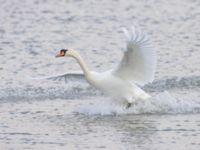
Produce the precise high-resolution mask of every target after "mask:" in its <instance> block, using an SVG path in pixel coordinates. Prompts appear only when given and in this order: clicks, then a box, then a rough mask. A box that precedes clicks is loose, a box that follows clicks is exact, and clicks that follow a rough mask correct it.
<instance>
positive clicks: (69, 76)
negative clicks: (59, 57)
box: [34, 72, 85, 83]
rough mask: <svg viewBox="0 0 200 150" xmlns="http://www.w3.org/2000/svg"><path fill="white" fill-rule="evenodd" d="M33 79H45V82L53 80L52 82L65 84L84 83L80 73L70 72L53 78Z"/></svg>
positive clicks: (82, 75)
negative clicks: (63, 82)
mask: <svg viewBox="0 0 200 150" xmlns="http://www.w3.org/2000/svg"><path fill="white" fill-rule="evenodd" d="M34 79H47V80H54V81H65V82H66V83H68V82H70V81H72V82H83V81H85V78H84V74H83V73H81V72H70V73H68V72H67V73H63V74H58V75H53V76H45V77H38V78H34Z"/></svg>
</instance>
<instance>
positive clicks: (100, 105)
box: [75, 91, 200, 115]
mask: <svg viewBox="0 0 200 150" xmlns="http://www.w3.org/2000/svg"><path fill="white" fill-rule="evenodd" d="M75 112H77V113H80V114H84V115H121V114H183V113H200V99H177V98H175V97H173V96H172V95H171V94H170V93H169V92H167V91H165V92H162V93H159V94H158V95H156V96H153V97H152V98H150V99H148V100H139V101H137V102H135V103H134V104H133V105H132V106H131V107H130V108H129V109H127V108H126V107H125V105H121V104H117V103H114V102H113V101H112V100H108V99H106V100H101V101H98V102H95V103H93V104H88V105H84V106H81V107H79V108H77V109H76V110H75Z"/></svg>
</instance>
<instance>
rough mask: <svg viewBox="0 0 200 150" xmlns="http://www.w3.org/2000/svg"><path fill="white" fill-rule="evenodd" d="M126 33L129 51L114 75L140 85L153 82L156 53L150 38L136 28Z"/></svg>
mask: <svg viewBox="0 0 200 150" xmlns="http://www.w3.org/2000/svg"><path fill="white" fill-rule="evenodd" d="M124 33H125V35H126V37H127V49H126V51H124V56H123V58H122V60H121V62H120V64H119V65H118V67H117V68H116V69H115V70H114V72H113V73H114V75H116V76H118V77H120V78H122V79H124V80H129V81H131V82H134V83H136V84H139V85H144V84H146V83H148V82H151V81H153V79H154V73H155V68H156V51H155V49H154V48H153V46H152V43H151V41H150V39H149V37H148V36H147V35H146V34H144V33H142V32H141V31H140V30H136V29H135V28H134V27H133V28H132V30H131V31H130V32H128V30H127V29H124Z"/></svg>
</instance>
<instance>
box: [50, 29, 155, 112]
mask: <svg viewBox="0 0 200 150" xmlns="http://www.w3.org/2000/svg"><path fill="white" fill-rule="evenodd" d="M123 31H124V33H125V36H126V39H127V46H126V49H125V50H124V51H123V57H122V60H121V62H120V63H119V65H118V66H117V67H116V68H114V69H111V70H108V71H105V72H102V73H99V72H95V71H90V70H89V68H88V66H87V65H86V63H85V61H84V60H83V58H82V57H81V56H80V54H79V53H78V52H77V51H75V50H74V49H61V50H60V51H59V53H58V54H57V55H56V57H73V58H74V59H76V61H77V62H78V64H79V65H80V67H81V69H82V71H83V73H65V74H61V75H56V76H51V77H49V78H51V79H58V78H65V80H73V79H74V80H76V79H77V78H79V77H80V76H84V77H85V79H86V80H87V81H88V83H89V84H90V85H92V86H94V87H95V88H97V89H99V90H100V91H102V92H103V93H105V94H107V95H109V96H111V97H112V98H114V99H116V100H120V101H123V103H125V106H126V108H129V107H131V105H132V104H133V103H134V102H136V101H137V100H145V99H148V98H150V97H151V96H150V95H149V94H148V93H146V92H145V91H144V90H142V89H141V88H140V87H141V86H143V85H145V84H146V83H148V82H152V81H153V79H154V74H155V69H156V51H155V49H154V48H153V46H152V42H151V40H150V38H149V37H148V36H147V34H144V33H143V32H141V30H140V29H136V28H135V27H132V28H131V29H127V28H123Z"/></svg>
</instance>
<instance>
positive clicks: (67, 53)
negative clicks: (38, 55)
mask: <svg viewBox="0 0 200 150" xmlns="http://www.w3.org/2000/svg"><path fill="white" fill-rule="evenodd" d="M75 54H76V52H75V51H74V50H73V49H61V50H60V51H59V53H58V54H57V55H56V57H65V56H66V57H67V56H71V57H73V56H74V55H75Z"/></svg>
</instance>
